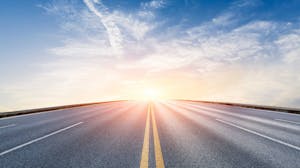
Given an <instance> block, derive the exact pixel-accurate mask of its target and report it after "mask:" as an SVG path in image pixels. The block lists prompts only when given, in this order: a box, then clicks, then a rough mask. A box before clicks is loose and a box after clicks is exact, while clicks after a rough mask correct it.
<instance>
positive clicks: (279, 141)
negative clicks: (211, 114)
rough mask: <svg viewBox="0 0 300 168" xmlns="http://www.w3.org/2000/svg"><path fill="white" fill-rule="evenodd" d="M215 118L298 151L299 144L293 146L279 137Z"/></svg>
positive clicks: (299, 149) (299, 148)
mask: <svg viewBox="0 0 300 168" xmlns="http://www.w3.org/2000/svg"><path fill="white" fill-rule="evenodd" d="M216 120H217V121H219V122H222V123H223V124H227V125H230V126H233V127H236V128H239V129H241V130H244V131H246V132H249V133H252V134H255V135H258V136H260V137H263V138H266V139H268V140H271V141H273V142H277V143H280V144H282V145H285V146H288V147H290V148H293V149H296V150H298V151H300V147H299V146H295V145H292V144H289V143H287V142H283V141H281V140H279V139H275V138H272V137H269V136H267V135H263V134H261V133H258V132H256V131H252V130H250V129H247V128H244V127H241V126H238V125H235V124H233V123H230V122H227V121H224V120H221V119H216Z"/></svg>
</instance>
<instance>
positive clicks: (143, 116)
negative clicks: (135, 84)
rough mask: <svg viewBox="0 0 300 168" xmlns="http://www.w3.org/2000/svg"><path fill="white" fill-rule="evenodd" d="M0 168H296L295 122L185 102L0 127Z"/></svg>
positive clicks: (87, 110)
mask: <svg viewBox="0 0 300 168" xmlns="http://www.w3.org/2000/svg"><path fill="white" fill-rule="evenodd" d="M0 167H1V168H2V167H3V168H13V167H32V168H40V167H49V168H65V167H66V168H68V167H75V168H77V167H82V168H89V167H95V168H96V167H97V168H99V167H105V168H107V167H111V168H118V167H121V168H124V167H129V168H134V167H172V168H173V167H180V168H183V167H201V168H204V167H208V168H210V167H222V168H233V167H236V168H243V167H255V168H256V167H262V168H268V167H272V168H273V167H274V168H277V167H287V168H299V167H300V115H297V114H289V113H280V112H273V111H266V110H257V109H248V108H241V107H233V106H226V105H217V104H202V103H196V102H185V101H165V102H153V103H147V102H135V101H124V102H113V103H105V104H98V105H88V106H82V107H75V108H70V109H63V110H55V111H49V112H43V113H35V114H28V115H21V116H15V117H8V118H2V119H0Z"/></svg>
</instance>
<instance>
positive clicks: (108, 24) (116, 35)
mask: <svg viewBox="0 0 300 168" xmlns="http://www.w3.org/2000/svg"><path fill="white" fill-rule="evenodd" d="M84 3H85V4H86V6H87V7H88V8H89V9H90V10H91V11H92V12H93V13H94V14H95V15H97V16H98V17H99V18H100V20H101V22H102V24H103V25H104V27H105V29H106V30H107V34H108V38H109V42H110V45H111V46H112V47H113V48H114V49H116V50H120V49H122V41H123V39H122V34H121V31H120V29H119V27H118V26H117V25H116V23H115V22H114V20H113V19H112V18H111V17H110V16H109V15H107V14H105V11H106V10H107V9H106V8H105V7H103V5H101V6H102V8H103V9H102V10H103V13H102V12H101V11H100V10H97V9H96V7H95V5H94V3H96V4H100V1H95V2H91V1H90V0H84Z"/></svg>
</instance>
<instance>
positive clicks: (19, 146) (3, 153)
mask: <svg viewBox="0 0 300 168" xmlns="http://www.w3.org/2000/svg"><path fill="white" fill-rule="evenodd" d="M82 123H83V122H79V123H76V124H73V125H70V126H68V127H65V128H62V129H60V130H57V131H54V132H52V133H50V134H47V135H44V136H42V137H39V138H36V139H33V140H31V141H29V142H26V143H24V144H21V145H18V146H16V147H13V148H11V149H8V150H6V151H3V152H1V153H0V156H3V155H5V154H7V153H10V152H12V151H15V150H17V149H20V148H23V147H25V146H27V145H30V144H32V143H35V142H38V141H40V140H43V139H45V138H47V137H50V136H52V135H55V134H58V133H60V132H63V131H66V130H68V129H70V128H72V127H75V126H77V125H79V124H82Z"/></svg>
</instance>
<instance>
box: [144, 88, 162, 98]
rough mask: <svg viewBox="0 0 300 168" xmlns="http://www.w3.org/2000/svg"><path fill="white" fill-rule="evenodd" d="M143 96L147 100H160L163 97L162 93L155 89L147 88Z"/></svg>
mask: <svg viewBox="0 0 300 168" xmlns="http://www.w3.org/2000/svg"><path fill="white" fill-rule="evenodd" d="M143 95H144V98H145V99H146V100H158V99H159V98H160V96H161V93H160V91H159V90H158V89H155V88H145V89H144V90H143Z"/></svg>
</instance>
